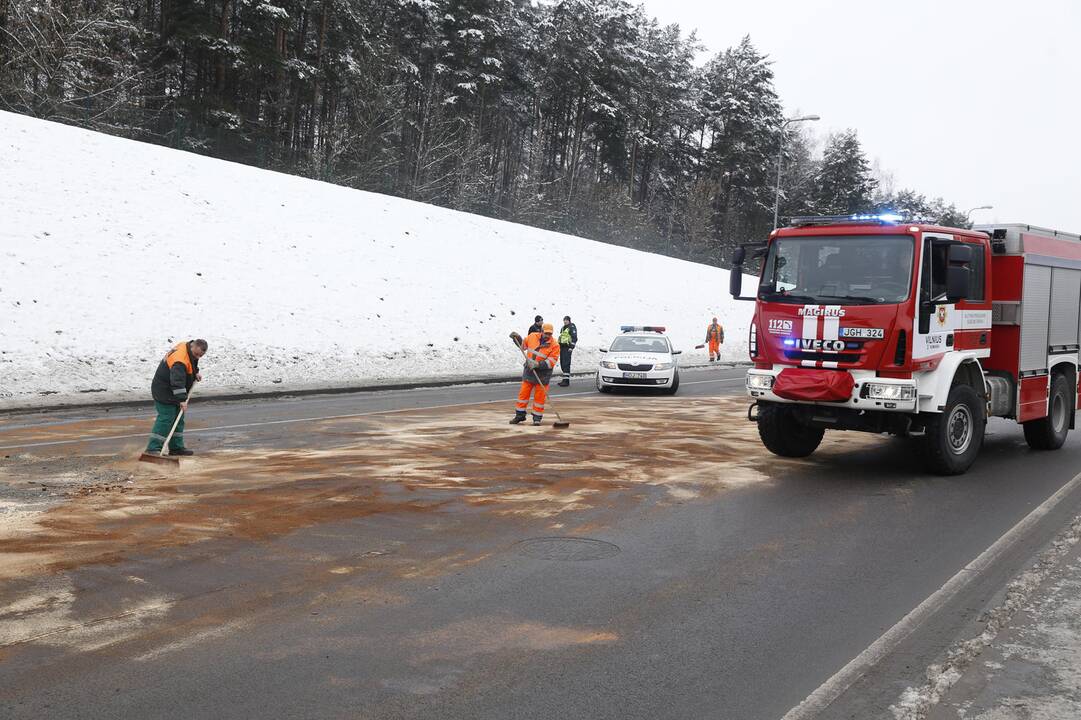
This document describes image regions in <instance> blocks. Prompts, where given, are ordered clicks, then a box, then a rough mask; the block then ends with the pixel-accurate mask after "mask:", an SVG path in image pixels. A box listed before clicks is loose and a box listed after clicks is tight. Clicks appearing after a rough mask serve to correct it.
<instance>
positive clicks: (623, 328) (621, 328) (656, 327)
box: [619, 325, 664, 333]
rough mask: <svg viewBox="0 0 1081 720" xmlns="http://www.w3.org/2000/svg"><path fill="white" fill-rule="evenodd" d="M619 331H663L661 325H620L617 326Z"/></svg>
mask: <svg viewBox="0 0 1081 720" xmlns="http://www.w3.org/2000/svg"><path fill="white" fill-rule="evenodd" d="M619 331H620V332H625V333H629V332H655V333H662V332H664V327H662V326H661V325H620V326H619Z"/></svg>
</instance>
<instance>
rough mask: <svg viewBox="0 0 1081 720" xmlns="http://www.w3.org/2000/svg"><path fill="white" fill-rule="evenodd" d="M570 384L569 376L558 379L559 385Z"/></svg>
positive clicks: (566, 385)
mask: <svg viewBox="0 0 1081 720" xmlns="http://www.w3.org/2000/svg"><path fill="white" fill-rule="evenodd" d="M570 384H571V381H570V378H563V379H562V380H560V381H559V387H570Z"/></svg>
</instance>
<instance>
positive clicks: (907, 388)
mask: <svg viewBox="0 0 1081 720" xmlns="http://www.w3.org/2000/svg"><path fill="white" fill-rule="evenodd" d="M863 397H865V398H867V399H868V400H915V399H916V386H915V385H894V384H889V385H887V384H885V383H867V384H866V385H864V386H863Z"/></svg>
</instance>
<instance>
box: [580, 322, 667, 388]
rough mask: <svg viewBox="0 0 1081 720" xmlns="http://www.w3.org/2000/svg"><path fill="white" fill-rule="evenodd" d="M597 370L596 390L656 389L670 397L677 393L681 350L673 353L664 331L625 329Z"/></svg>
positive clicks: (634, 327)
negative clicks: (622, 388) (618, 388)
mask: <svg viewBox="0 0 1081 720" xmlns="http://www.w3.org/2000/svg"><path fill="white" fill-rule="evenodd" d="M620 331H621V334H620V335H618V336H617V337H616V339H615V340H613V341H612V344H611V345H610V346H609V347H608V349H607V350H605V349H603V348H602V349H601V352H602V353H604V356H603V357H602V359H601V363H600V367H598V368H597V390H599V391H600V392H602V393H603V392H610V391H611V390H612V388H616V387H640V388H656V389H658V390H663V391H664V392H666V393H668V394H669V395H675V394H676V391H677V390H679V361H678V359H677V356H678V355H679V354H680V352H681V351H680V350H673V349H672V343H671V342H669V340H668V336H667V335H665V334H664V328H663V327H657V326H651V325H645V326H635V325H624V326H623V327H621V328H620Z"/></svg>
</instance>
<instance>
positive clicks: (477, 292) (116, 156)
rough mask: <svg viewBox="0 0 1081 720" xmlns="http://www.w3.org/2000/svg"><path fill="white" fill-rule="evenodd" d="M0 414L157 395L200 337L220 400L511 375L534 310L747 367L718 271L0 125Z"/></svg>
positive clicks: (582, 357)
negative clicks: (648, 327)
mask: <svg viewBox="0 0 1081 720" xmlns="http://www.w3.org/2000/svg"><path fill="white" fill-rule="evenodd" d="M0 178H2V183H0V408H2V407H15V406H26V405H32V404H48V403H53V402H80V401H87V402H89V401H99V400H103V399H143V398H148V397H149V386H150V378H151V376H152V375H153V372H154V369H155V367H156V365H157V363H158V361H159V360H160V358H161V356H162V355H163V354H164V353H165V351H166V350H167V349H168V348H169V346H170V345H171V344H172V343H173V342H175V341H179V340H180V339H188V338H192V337H197V336H198V337H205V338H206V339H207V340H208V342H209V344H210V352H209V354H208V355H207V357H206V358H205V359H204V361H203V374H204V379H205V380H206V382H205V383H204V384H203V385H202V386H201V388H200V390H201V391H202V392H204V393H206V394H210V393H227V392H237V391H245V390H251V391H255V390H269V389H299V388H313V387H330V386H346V385H363V384H374V383H379V382H390V381H410V380H423V379H434V378H471V377H480V376H492V375H510V374H513V373H515V372H517V369H518V362H519V356H518V355H517V351H516V349H515V348H514V346H513V345H512V344H511V343H510V341H509V340H508V339H507V334H508V333H509V332H510V331H511V330H517V331H519V332H524V331H525V330H526V328H527V327H528V326H529V324H530V323H531V322H532V320H533V316H534V315H535V314H538V313H539V314H541V315H543V316H544V317H545V319H546V320H549V319H550V320H552V321H554V322H555V324H556V325H557V326H558V325H559V318H561V317H562V316H563V315H566V314H569V315H571V316H572V318H573V319H574V321H575V323H576V324H577V326H578V331H579V336H580V341H579V343H580V344H579V351H578V352H576V353H575V369H577V370H582V369H586V368H587V367H588V366H590V365H592V366H594V367H595V363H596V361H597V358H598V352H597V348H598V347H600V346H602V345H607V343H608V342H609V341H610V340H611V338H612V336H613V335H614V334H615V333H616V332H617V331H618V327H619V325H620V324H631V323H634V324H638V323H642V324H645V323H658V324H665V325H667V326H668V328H669V334H670V336H671V337H672V339H673V341H674V342H675V343H676V346H677V348H680V349H683V350H684V351H685V355H684V362H695V361H703V360H705V357H706V356H705V353H704V351H701V350H699V351H695V350H693V346H694V345H695V344H698V343H700V342H702V338H703V336H704V334H705V327H706V325H707V323H708V322H709V319H710V317H711V316H713V315H717V316H718V317H719V318H720V319H721V322H722V323H723V324H724V326H725V329H726V331H727V336H728V340H729V343H728V344H727V345H726V346H725V347H724V354H725V357H726V358H727V359H730V360H742V359H744V358H745V357H746V352H747V348H746V335H747V332H746V331H747V323H748V320H749V317H750V310H751V306H750V304H748V303H736V302H734V301H732V300H731V299H730V298H729V296H728V294H727V288H728V273H727V271H723V270H719V269H717V268H712V267H706V266H703V265H697V264H694V263H688V262H684V261H681V260H675V259H672V258H666V257H661V256H657V255H651V254H648V253H642V252H637V251H633V250H627V249H624V248H618V247H614V246H611V245H605V244H602V243H598V242H593V241H590V240H585V239H582V238H578V237H572V236H568V235H562V234H558V233H552V232H546V231H543V230H537V229H534V228H529V227H525V226H522V225H516V224H512V223H507V222H500V221H496V220H490V219H487V218H483V217H479V216H476V215H469V214H466V213H460V212H455V211H452V210H445V209H442V208H438V207H433V206H430V205H424V204H420V203H415V202H411V201H407V200H402V199H398V198H393V197H387V196H382V195H375V194H371V193H365V192H360V191H356V190H350V189H346V188H342V187H339V186H335V185H328V184H325V183H320V182H315V181H312V180H305V179H302V178H298V177H293V176H289V175H282V174H278V173H273V172H267V171H263V170H257V169H254V168H250V167H246V166H243V165H237V164H233V163H227V162H221V161H218V160H212V159H209V158H204V157H201V156H198V155H193V154H189V153H184V152H179V151H175V150H170V149H166V148H162V147H157V146H153V145H147V144H142V143H136V142H131V141H128V140H122V139H118V138H113V137H109V136H106V135H101V134H97V133H92V132H87V131H84V130H79V129H76V128H71V127H67V126H63V125H58V124H53V123H46V122H42V121H38V120H33V119H29V118H26V117H22V116H19V115H13V114H10V113H5V112H0Z"/></svg>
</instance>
